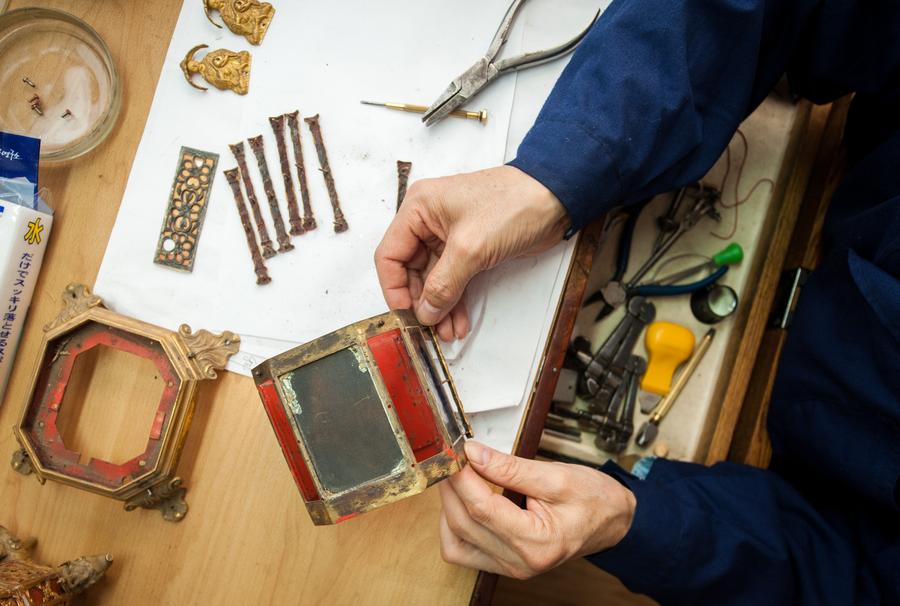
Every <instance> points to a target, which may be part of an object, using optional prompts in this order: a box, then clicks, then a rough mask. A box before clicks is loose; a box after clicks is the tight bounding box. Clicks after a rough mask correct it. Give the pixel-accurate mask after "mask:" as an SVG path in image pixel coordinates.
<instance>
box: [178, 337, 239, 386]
mask: <svg viewBox="0 0 900 606" xmlns="http://www.w3.org/2000/svg"><path fill="white" fill-rule="evenodd" d="M178 334H180V335H181V338H182V339H184V342H185V343H186V344H187V346H188V349H189V350H190V353H189V354H188V357H189V358H191V359H192V360H193V361H194V362H196V363H197V365H198V366H199V367H200V372H201V373H202V374H203V376H204V377H206V378H207V379H215V378H216V376H217V375H216V370H221V369H223V368H225V365H226V364H227V363H228V358H230V357H231V356H232V355H234V354H236V353H237V352H238V349H240V345H241V338H240V337H239V336H238V335H236V334H234V333H233V332H229V331H227V330H226V331H225V332H223V333H222V334H220V335H217V334H215V333H211V332H209V331H208V330H200V331H197V332H196V333H194V332H192V331H191V327H190V326H188V325H187V324H182V325H181V326H180V327H179V328H178Z"/></svg>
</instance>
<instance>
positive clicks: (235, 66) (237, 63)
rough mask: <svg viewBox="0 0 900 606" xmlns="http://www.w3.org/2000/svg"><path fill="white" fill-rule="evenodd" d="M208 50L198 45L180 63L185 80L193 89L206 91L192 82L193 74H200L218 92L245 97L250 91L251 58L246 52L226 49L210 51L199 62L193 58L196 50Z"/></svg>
mask: <svg viewBox="0 0 900 606" xmlns="http://www.w3.org/2000/svg"><path fill="white" fill-rule="evenodd" d="M204 48H209V46H208V45H206V44H199V45H197V46H195V47H194V48H192V49H191V50H189V51H188V52H187V54H186V55H185V56H184V59H183V60H182V61H181V71H182V72H183V73H184V78H185V80H187V81H188V84H190V85H191V86H193V87H194V88H198V89H200V90H204V91H205V90H207V89H206V87H204V86H200V85H199V84H197V83H195V82H194V80H193V76H194V74H200V75H201V76H202V77H203V79H204V80H206V81H207V82H208V83H210V84H212V85H213V86H215V87H216V88H218V89H219V90H231V91H234V92H236V93H237V94H239V95H246V94H247V92H248V91H249V90H250V62H251V59H252V57H251V56H250V53H249V52H247V51H240V52H235V51H231V50H228V49H226V48H220V49H217V50H212V51H209V52H208V53H206V55H205V56H204V57H203V58H202V59H200V60H199V61H198V60H197V59H196V58H195V57H194V55H196V54H197V51H198V50H202V49H204Z"/></svg>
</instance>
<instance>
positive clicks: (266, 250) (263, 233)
mask: <svg viewBox="0 0 900 606" xmlns="http://www.w3.org/2000/svg"><path fill="white" fill-rule="evenodd" d="M228 147H230V148H231V153H232V154H234V159H235V160H237V163H238V168H240V169H241V171H240V172H241V179H243V181H244V189H246V190H247V202H249V203H250V210H251V211H252V212H253V220H254V221H256V229H257V231H258V232H259V243H260V245H261V246H262V256H263V257H264V258H266V259H269V258H271V257H274V256H275V248H274V247H273V246H272V239H271V238H269V230H268V229H267V228H266V222H265V220H263V215H262V210H261V209H260V208H259V202H257V200H256V190H255V189H254V188H253V181H251V180H250V171H249V170H248V169H247V158H246V157H245V156H244V142H243V141H241V142H239V143H235V144H234V145H229V146H228Z"/></svg>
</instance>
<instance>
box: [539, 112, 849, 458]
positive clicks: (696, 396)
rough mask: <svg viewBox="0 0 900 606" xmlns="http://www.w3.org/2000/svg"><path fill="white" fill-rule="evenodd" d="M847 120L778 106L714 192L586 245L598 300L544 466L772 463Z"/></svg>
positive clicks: (546, 441) (712, 185) (618, 217)
mask: <svg viewBox="0 0 900 606" xmlns="http://www.w3.org/2000/svg"><path fill="white" fill-rule="evenodd" d="M844 113H845V105H844V104H843V103H841V102H839V103H837V104H835V105H834V106H827V107H813V106H811V105H809V104H807V103H805V102H801V103H799V104H795V103H793V102H791V101H790V100H787V99H784V98H780V97H776V96H772V97H770V98H769V99H767V100H766V101H764V102H763V104H761V105H760V107H759V108H758V109H757V110H756V111H755V112H754V113H753V114H752V115H751V116H750V117H748V118H747V120H746V121H745V122H744V123H743V124H742V125H741V127H740V130H739V132H738V133H737V134H736V135H735V137H734V139H733V140H732V141H731V143H730V145H729V146H728V149H727V150H726V151H725V152H724V153H723V155H722V157H721V158H720V159H719V161H718V162H717V163H716V164H715V165H714V166H713V168H712V169H711V170H710V171H709V173H708V174H707V175H705V176H704V177H703V179H701V180H700V182H698V183H697V184H693V185H690V186H688V187H686V188H684V189H683V190H680V191H678V192H673V193H670V194H663V195H660V196H656V197H655V198H653V199H652V200H650V201H648V202H647V203H646V204H645V205H644V206H643V208H641V209H640V210H639V211H637V212H635V211H634V210H633V209H627V210H628V212H618V213H611V214H610V215H608V216H607V217H605V218H604V219H603V221H602V223H601V224H600V225H595V226H592V228H591V229H589V230H587V231H586V233H585V234H583V235H582V238H581V241H580V242H579V250H578V254H577V255H576V257H578V258H579V259H580V260H581V263H580V265H579V264H578V263H576V268H575V269H574V270H573V273H575V274H576V275H572V276H570V278H569V285H570V287H571V288H575V289H577V288H579V287H581V288H583V291H584V296H583V299H582V306H581V307H580V309H579V310H578V313H577V316H576V318H575V321H574V329H573V331H572V335H571V338H570V340H569V343H570V345H569V348H568V351H567V353H566V355H565V360H564V361H563V362H562V364H561V367H560V368H555V370H557V371H558V372H557V373H556V374H557V375H558V380H557V383H556V389H555V391H554V393H553V396H552V398H550V399H551V400H552V404H550V406H549V414H548V416H547V418H546V420H545V424H544V430H543V433H542V435H541V438H540V443H539V448H538V456H540V457H544V458H556V459H562V460H569V459H575V460H577V461H582V462H586V463H590V464H601V463H603V462H604V461H606V460H607V459H609V458H615V459H617V460H618V461H619V462H620V463H621V464H622V465H623V466H625V467H630V466H631V465H632V464H633V463H634V462H635V461H636V460H638V459H639V458H640V457H642V456H645V455H650V454H655V455H657V456H667V457H670V458H674V459H679V460H685V461H696V462H714V461H717V460H723V459H726V458H731V459H733V460H741V461H747V462H751V463H756V464H765V463H766V462H767V460H768V459H767V456H768V455H767V452H768V450H767V441H766V437H765V431H764V427H765V410H766V406H767V402H768V397H769V395H770V389H771V383H772V377H773V375H774V368H775V365H776V364H777V358H778V354H779V353H780V344H781V342H782V341H783V336H784V333H785V326H784V322H783V320H784V319H785V313H786V312H785V311H784V310H783V309H781V307H777V306H782V307H783V306H784V305H787V306H788V307H790V306H791V305H792V304H795V303H796V297H794V296H789V295H790V294H791V293H795V292H796V288H794V289H792V288H791V286H793V287H796V286H797V285H798V284H799V282H800V281H802V280H798V279H797V276H798V275H799V274H798V271H797V270H798V268H805V269H809V268H811V267H812V266H813V265H814V264H815V256H816V252H815V251H816V250H817V247H816V246H815V244H816V243H817V241H818V228H819V227H820V225H821V218H822V215H823V213H824V208H825V206H826V202H827V198H828V195H827V194H829V193H830V191H829V184H830V183H832V182H834V181H835V179H834V178H833V175H831V174H830V173H833V172H834V170H835V157H836V156H837V153H836V152H837V149H838V141H839V139H840V134H841V124H842V119H843V115H844ZM829 176H830V177H832V178H829ZM704 201H705V202H704ZM798 217H799V220H798ZM682 232H683V233H682ZM673 235H674V236H676V237H674V238H672V236H673ZM740 253H742V254H740ZM792 270H794V271H792ZM577 272H582V273H583V274H584V275H582V276H580V282H581V283H580V284H578V282H579V280H578V278H579V276H578V275H577ZM801 273H802V272H801ZM783 277H784V279H783ZM782 281H784V282H785V285H784V286H783V287H782V291H783V292H782V293H781V295H780V297H779V296H778V291H779V283H780V282H782ZM787 315H788V316H789V314H787ZM601 316H603V317H601ZM598 317H599V318H600V319H599V321H598ZM648 325H649V327H648ZM548 358H549V355H548Z"/></svg>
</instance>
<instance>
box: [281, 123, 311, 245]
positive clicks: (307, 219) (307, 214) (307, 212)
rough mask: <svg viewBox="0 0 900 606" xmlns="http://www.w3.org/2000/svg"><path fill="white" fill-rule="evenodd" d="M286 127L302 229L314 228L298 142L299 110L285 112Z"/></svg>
mask: <svg viewBox="0 0 900 606" xmlns="http://www.w3.org/2000/svg"><path fill="white" fill-rule="evenodd" d="M285 117H286V118H287V123H288V128H289V129H290V131H291V143H292V144H293V146H294V165H295V166H296V167H297V181H298V182H299V184H300V197H301V198H302V199H303V229H305V230H306V231H312V230H314V229H315V228H316V218H315V217H314V216H313V211H312V203H311V202H310V198H309V185H308V184H307V181H306V165H305V164H304V162H303V146H302V145H301V144H300V112H299V111H295V112H291V113H289V114H285Z"/></svg>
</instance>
